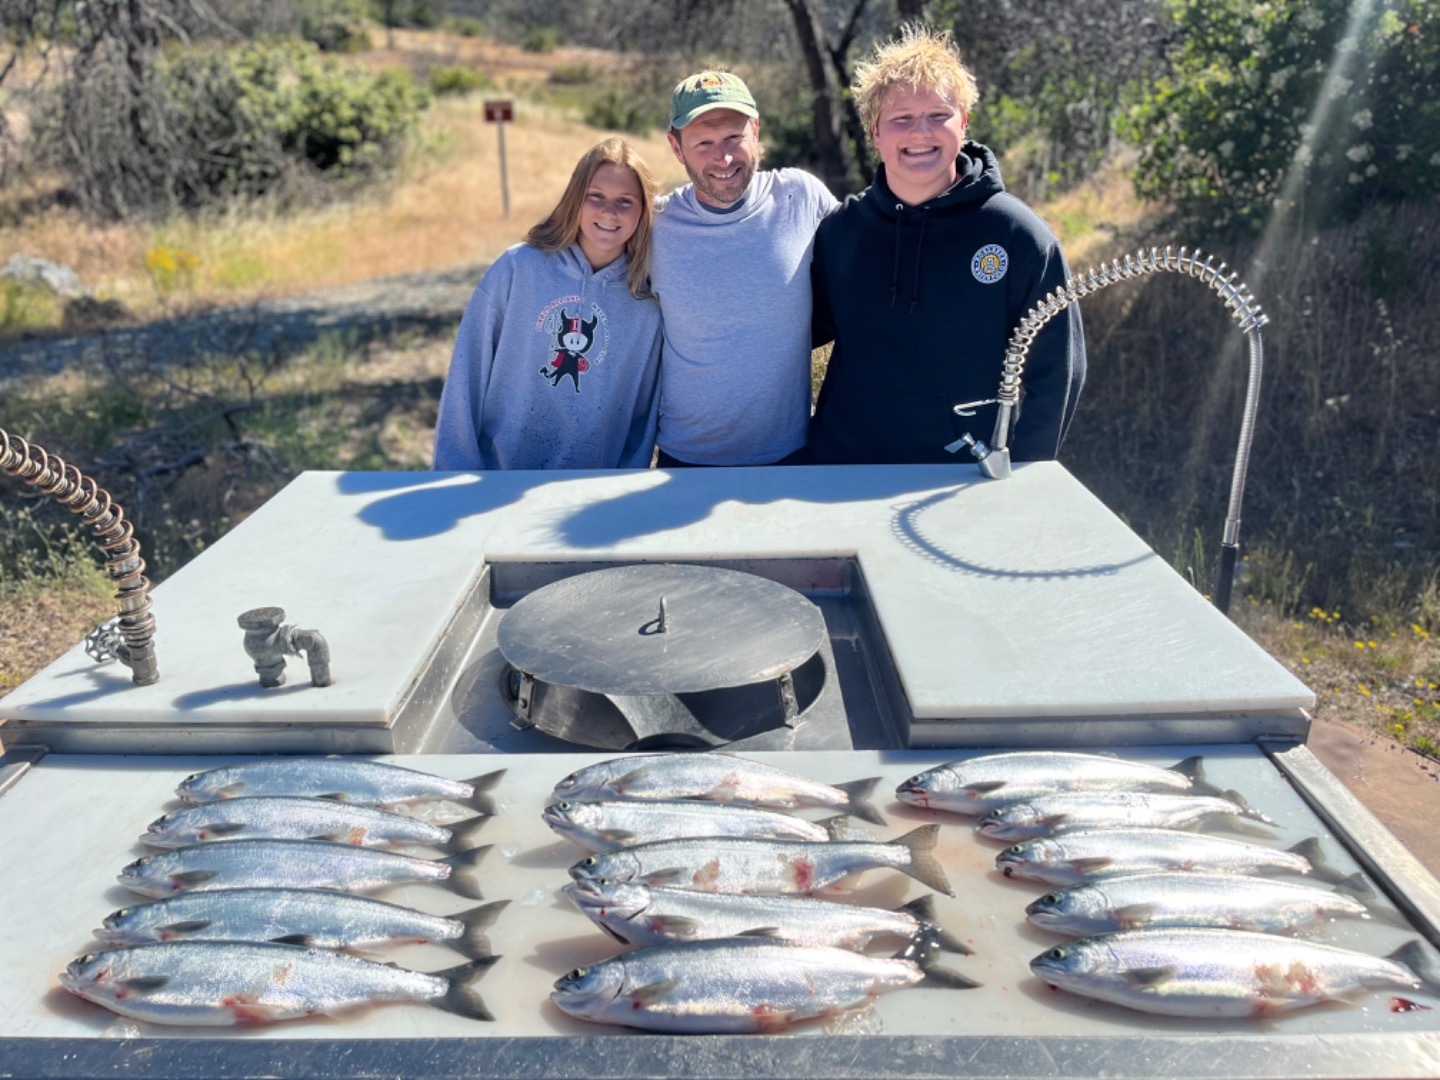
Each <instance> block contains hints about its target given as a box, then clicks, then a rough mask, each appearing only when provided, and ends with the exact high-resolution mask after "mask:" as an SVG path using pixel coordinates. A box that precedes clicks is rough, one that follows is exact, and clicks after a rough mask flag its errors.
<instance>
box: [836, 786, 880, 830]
mask: <svg viewBox="0 0 1440 1080" xmlns="http://www.w3.org/2000/svg"><path fill="white" fill-rule="evenodd" d="M879 782H880V778H879V777H878V776H872V777H870V779H868V780H851V781H850V782H849V783H848V784H836V785H835V786H836V787H837V788H838V789H839V790H841V791H843V792H844V793H845V812H846V813H847V814H852V815H854V816H855V817H858V818H859V819H860V820H862V821H868V822H870V824H872V825H884V824H885V819H884V818H883V817H881V816H880V811H879V810H876V809H875V807H874V806H873V805H871V803H870V793H871V792H872V791H874V790H875V785H876V784H878V783H879Z"/></svg>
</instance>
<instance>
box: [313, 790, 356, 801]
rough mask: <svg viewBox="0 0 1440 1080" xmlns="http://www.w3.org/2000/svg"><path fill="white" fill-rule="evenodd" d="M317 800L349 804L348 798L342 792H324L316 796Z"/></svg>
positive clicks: (347, 795)
mask: <svg viewBox="0 0 1440 1080" xmlns="http://www.w3.org/2000/svg"><path fill="white" fill-rule="evenodd" d="M315 798H317V799H329V800H330V801H331V802H349V801H350V796H349V794H348V793H346V792H344V791H325V792H321V793H320V794H319V795H316V796H315Z"/></svg>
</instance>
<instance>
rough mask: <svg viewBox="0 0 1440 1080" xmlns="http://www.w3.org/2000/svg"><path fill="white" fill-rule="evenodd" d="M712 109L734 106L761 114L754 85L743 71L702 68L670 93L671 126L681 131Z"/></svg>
mask: <svg viewBox="0 0 1440 1080" xmlns="http://www.w3.org/2000/svg"><path fill="white" fill-rule="evenodd" d="M712 109H733V110H734V111H735V112H738V113H740V114H741V115H743V116H751V117H754V118H755V119H757V120H758V119H759V118H760V110H759V109H757V108H756V107H755V99H754V98H753V97H751V96H750V88H749V87H747V86H746V85H745V80H743V79H742V78H740V76H739V75H733V74H731V73H730V72H728V71H702V72H700V73H699V74H697V75H691V76H690V77H689V78H688V79H685V80H683V81H682V82H681V83H680V85H679V86H677V87H675V93H673V94H671V95H670V126H671V127H672V128H674V129H675V130H677V131H678V130H679V129H680V128H683V127H685V126H686V125H687V124H689V123H691V122H692V121H693V120H694V119H695V118H696V117H697V116H699V115H700V114H701V113H707V112H710V110H712Z"/></svg>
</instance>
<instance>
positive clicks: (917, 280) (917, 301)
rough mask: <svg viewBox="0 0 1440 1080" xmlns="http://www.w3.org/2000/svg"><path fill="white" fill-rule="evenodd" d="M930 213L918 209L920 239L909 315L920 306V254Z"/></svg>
mask: <svg viewBox="0 0 1440 1080" xmlns="http://www.w3.org/2000/svg"><path fill="white" fill-rule="evenodd" d="M929 214H930V211H929V209H928V208H927V207H924V206H922V207H921V208H920V237H919V239H917V240H916V241H915V293H914V295H913V296H911V297H910V314H912V315H913V314H915V309H916V308H917V307H919V306H920V254H921V252H923V251H924V250H925V221H926V219H927V218H928V217H929Z"/></svg>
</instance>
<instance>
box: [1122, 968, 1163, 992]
mask: <svg viewBox="0 0 1440 1080" xmlns="http://www.w3.org/2000/svg"><path fill="white" fill-rule="evenodd" d="M1174 977H1175V968H1174V966H1173V965H1166V966H1165V967H1148V968H1131V969H1130V970H1129V971H1127V972H1125V973H1124V975H1123V976H1122V978H1123V979H1124V980H1125V982H1126V984H1127V985H1129V986H1130V987H1132V988H1133V989H1136V990H1145V989H1149V988H1150V987H1152V986H1159V985H1161V984H1162V983H1167V982H1169V981H1170V980H1171V979H1173V978H1174Z"/></svg>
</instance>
